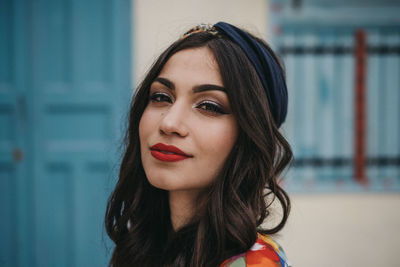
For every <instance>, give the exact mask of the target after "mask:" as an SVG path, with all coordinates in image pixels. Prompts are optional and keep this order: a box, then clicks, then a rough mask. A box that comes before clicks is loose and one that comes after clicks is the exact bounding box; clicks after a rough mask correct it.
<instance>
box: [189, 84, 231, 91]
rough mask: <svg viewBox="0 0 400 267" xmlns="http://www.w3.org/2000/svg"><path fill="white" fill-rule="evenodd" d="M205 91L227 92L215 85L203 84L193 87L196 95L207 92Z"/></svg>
mask: <svg viewBox="0 0 400 267" xmlns="http://www.w3.org/2000/svg"><path fill="white" fill-rule="evenodd" d="M205 91H222V92H226V89H225V87H222V86H219V85H215V84H201V85H196V86H194V87H193V92H194V93H200V92H205Z"/></svg>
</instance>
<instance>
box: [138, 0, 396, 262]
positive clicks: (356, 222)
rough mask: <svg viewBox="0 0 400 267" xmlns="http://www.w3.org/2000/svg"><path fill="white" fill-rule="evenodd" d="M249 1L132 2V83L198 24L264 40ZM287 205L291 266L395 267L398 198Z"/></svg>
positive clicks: (263, 12) (312, 198) (262, 14)
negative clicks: (221, 25)
mask: <svg viewBox="0 0 400 267" xmlns="http://www.w3.org/2000/svg"><path fill="white" fill-rule="evenodd" d="M250 1H251V4H249V2H250ZM250 1H245V0H214V1H209V0H204V1H192V0H186V1H184V0H168V1H167V0H165V1H162V0H160V1H155V0H137V1H134V4H133V14H134V15H133V27H132V29H133V38H134V46H133V47H134V53H133V55H134V61H133V64H134V73H133V74H132V77H133V81H134V83H133V84H134V85H135V86H136V85H137V83H138V81H140V78H141V77H142V76H143V74H144V73H145V71H146V70H147V69H148V68H149V66H150V65H151V64H152V62H153V61H154V59H155V58H156V56H157V55H159V53H160V52H161V51H162V50H163V49H165V48H166V47H167V46H168V44H170V43H171V42H172V41H174V40H176V39H177V38H178V37H179V36H180V34H182V33H183V32H185V31H186V30H187V29H189V28H191V27H192V26H194V25H197V24H198V23H201V22H205V23H215V22H218V21H220V20H223V21H227V22H231V23H233V24H236V25H239V26H242V27H244V28H246V29H248V30H250V31H252V32H253V33H258V35H260V36H262V37H264V38H265V37H266V36H267V11H268V10H267V1H265V0H250ZM292 200H293V212H292V215H291V217H290V220H289V223H288V224H287V226H286V228H285V229H284V231H283V232H281V233H280V235H279V236H277V237H276V238H277V240H278V241H279V242H280V243H281V245H282V246H283V247H284V249H285V250H286V252H287V254H288V257H289V259H290V260H291V262H292V264H293V265H294V266H296V267H302V266H304V267H306V266H307V267H330V266H335V267H336V266H341V267H343V266H363V267H368V266H385V267H390V266H393V267H394V266H400V264H399V263H397V262H398V261H399V260H398V258H400V255H399V254H398V251H400V230H399V228H400V215H399V214H400V195H399V194H396V195H393V194H381V195H379V194H347V195H339V194H336V195H335V194H328V195H326V194H325V195H318V194H313V195H294V196H292Z"/></svg>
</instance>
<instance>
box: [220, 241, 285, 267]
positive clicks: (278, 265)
mask: <svg viewBox="0 0 400 267" xmlns="http://www.w3.org/2000/svg"><path fill="white" fill-rule="evenodd" d="M261 266H262V267H291V265H290V263H289V261H288V260H287V258H286V255H285V253H284V252H283V250H282V248H281V247H280V246H279V245H278V243H276V242H275V241H274V240H273V239H272V238H271V237H270V236H267V235H261V234H258V238H257V241H256V243H255V244H254V245H253V246H252V247H251V248H250V250H249V251H247V252H245V253H242V254H239V255H236V256H234V257H232V258H230V259H227V260H226V261H224V262H223V263H222V264H221V267H261Z"/></svg>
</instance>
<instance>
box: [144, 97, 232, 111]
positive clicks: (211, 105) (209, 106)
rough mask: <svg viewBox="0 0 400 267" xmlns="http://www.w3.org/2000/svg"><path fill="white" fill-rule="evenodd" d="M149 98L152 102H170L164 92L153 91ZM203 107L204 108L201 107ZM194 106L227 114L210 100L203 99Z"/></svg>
mask: <svg viewBox="0 0 400 267" xmlns="http://www.w3.org/2000/svg"><path fill="white" fill-rule="evenodd" d="M150 100H151V101H152V102H157V103H160V102H168V103H172V100H171V98H170V97H169V95H167V94H164V93H154V94H152V95H151V96H150ZM201 107H204V108H201ZM196 108H200V109H201V110H204V111H206V112H209V113H212V114H227V112H226V111H225V110H224V109H223V108H222V107H221V106H220V105H218V104H216V103H214V102H212V101H203V102H201V103H200V104H199V105H197V106H196Z"/></svg>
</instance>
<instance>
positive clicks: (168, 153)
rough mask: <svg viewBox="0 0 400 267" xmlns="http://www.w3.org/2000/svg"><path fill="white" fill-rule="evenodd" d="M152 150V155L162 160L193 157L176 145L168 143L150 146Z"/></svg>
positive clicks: (171, 160) (170, 160)
mask: <svg viewBox="0 0 400 267" xmlns="http://www.w3.org/2000/svg"><path fill="white" fill-rule="evenodd" d="M150 150H151V155H152V156H153V157H155V158H156V159H158V160H161V161H167V162H174V161H179V160H184V159H187V158H191V157H192V156H191V155H187V154H186V153H184V152H183V151H182V150H180V149H179V148H177V147H176V146H172V145H166V144H163V143H157V144H155V145H154V146H152V147H150Z"/></svg>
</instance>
